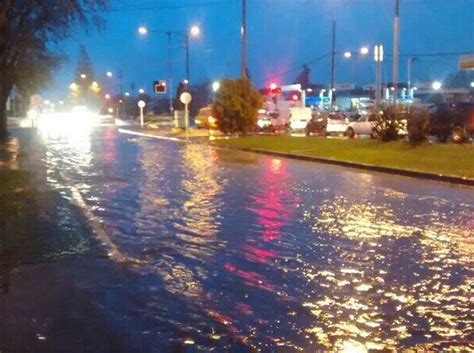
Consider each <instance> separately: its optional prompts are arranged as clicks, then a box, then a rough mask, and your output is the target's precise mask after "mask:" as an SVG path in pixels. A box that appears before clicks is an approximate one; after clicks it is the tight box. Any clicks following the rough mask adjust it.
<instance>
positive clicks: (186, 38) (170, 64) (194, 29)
mask: <svg viewBox="0 0 474 353" xmlns="http://www.w3.org/2000/svg"><path fill="white" fill-rule="evenodd" d="M138 33H139V34H141V35H147V34H148V33H157V34H164V35H166V37H167V39H168V91H169V110H170V114H173V110H174V109H173V93H172V91H171V87H172V82H173V60H172V45H171V41H172V36H173V35H175V36H183V37H184V46H185V63H186V67H185V71H186V79H185V82H186V87H187V85H188V82H189V35H191V36H192V37H197V36H199V34H200V33H201V30H200V28H199V27H198V26H192V27H191V28H190V29H189V31H186V32H182V31H157V30H150V29H148V28H146V27H140V28H138Z"/></svg>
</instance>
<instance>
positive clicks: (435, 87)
mask: <svg viewBox="0 0 474 353" xmlns="http://www.w3.org/2000/svg"><path fill="white" fill-rule="evenodd" d="M442 86H443V84H442V83H441V82H439V81H435V82H433V85H432V88H433V89H434V90H435V91H439V90H440V89H441V87H442Z"/></svg>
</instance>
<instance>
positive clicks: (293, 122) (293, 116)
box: [288, 107, 312, 132]
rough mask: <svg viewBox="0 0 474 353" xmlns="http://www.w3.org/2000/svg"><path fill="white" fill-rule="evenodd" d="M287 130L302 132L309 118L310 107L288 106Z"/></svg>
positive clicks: (310, 116)
mask: <svg viewBox="0 0 474 353" xmlns="http://www.w3.org/2000/svg"><path fill="white" fill-rule="evenodd" d="M288 118H289V119H288V120H289V129H288V130H289V132H304V131H305V130H306V126H307V125H308V122H309V121H310V120H311V118H312V115H311V109H310V108H302V107H301V108H290V114H289V116H288Z"/></svg>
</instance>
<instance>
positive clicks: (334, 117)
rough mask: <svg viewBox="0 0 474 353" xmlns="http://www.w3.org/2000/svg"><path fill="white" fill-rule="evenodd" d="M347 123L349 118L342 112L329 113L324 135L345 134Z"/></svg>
mask: <svg viewBox="0 0 474 353" xmlns="http://www.w3.org/2000/svg"><path fill="white" fill-rule="evenodd" d="M348 125H349V119H348V118H347V117H346V116H345V115H344V113H340V112H334V113H330V114H329V115H328V118H327V122H326V135H331V134H335V135H339V134H345V133H346V131H347V127H348Z"/></svg>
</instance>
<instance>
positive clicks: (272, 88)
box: [270, 83, 281, 94]
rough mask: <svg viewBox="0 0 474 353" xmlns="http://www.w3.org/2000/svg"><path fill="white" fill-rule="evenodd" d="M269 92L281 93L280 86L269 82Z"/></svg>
mask: <svg viewBox="0 0 474 353" xmlns="http://www.w3.org/2000/svg"><path fill="white" fill-rule="evenodd" d="M270 92H271V93H272V94H280V93H281V87H280V86H278V85H277V84H276V83H271V84H270Z"/></svg>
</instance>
